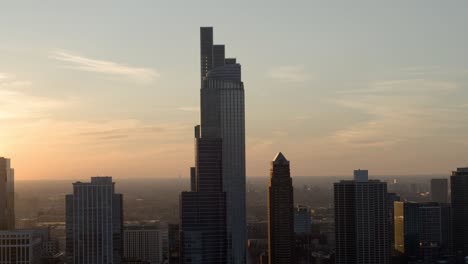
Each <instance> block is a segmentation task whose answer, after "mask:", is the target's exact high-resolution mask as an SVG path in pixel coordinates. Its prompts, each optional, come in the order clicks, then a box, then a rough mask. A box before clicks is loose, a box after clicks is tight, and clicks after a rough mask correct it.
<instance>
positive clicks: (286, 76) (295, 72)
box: [267, 65, 314, 83]
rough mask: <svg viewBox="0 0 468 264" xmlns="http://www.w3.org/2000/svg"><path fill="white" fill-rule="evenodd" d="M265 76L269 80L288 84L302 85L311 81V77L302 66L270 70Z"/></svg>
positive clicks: (288, 66) (280, 67) (287, 66)
mask: <svg viewBox="0 0 468 264" xmlns="http://www.w3.org/2000/svg"><path fill="white" fill-rule="evenodd" d="M267 76H268V77H269V78H272V79H275V80H278V81H282V82H289V83H304V82H306V81H309V80H311V79H313V77H314V76H313V75H312V74H310V73H307V72H306V70H305V68H304V66H302V65H286V66H279V67H276V68H273V69H271V70H270V71H269V72H268V73H267Z"/></svg>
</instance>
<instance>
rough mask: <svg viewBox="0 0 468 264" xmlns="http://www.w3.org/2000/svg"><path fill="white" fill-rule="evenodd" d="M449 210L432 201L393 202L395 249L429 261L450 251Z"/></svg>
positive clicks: (435, 259)
mask: <svg viewBox="0 0 468 264" xmlns="http://www.w3.org/2000/svg"><path fill="white" fill-rule="evenodd" d="M451 231H452V230H451V209H450V206H449V205H448V204H445V203H443V204H439V203H434V202H429V203H415V202H395V242H396V245H395V248H396V250H397V251H399V252H400V253H402V254H404V255H406V256H407V257H409V258H412V259H417V260H421V261H423V260H424V261H426V262H424V263H433V262H435V261H437V260H438V259H440V258H441V257H443V256H446V255H449V254H451V253H452V243H451V241H452V238H451V236H452V232H451Z"/></svg>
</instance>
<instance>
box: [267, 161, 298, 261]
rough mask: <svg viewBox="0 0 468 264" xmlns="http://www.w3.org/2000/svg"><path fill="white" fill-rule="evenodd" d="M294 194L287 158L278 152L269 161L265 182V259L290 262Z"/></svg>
mask: <svg viewBox="0 0 468 264" xmlns="http://www.w3.org/2000/svg"><path fill="white" fill-rule="evenodd" d="M294 244H295V240H294V197H293V186H292V178H291V174H290V168H289V161H288V160H287V159H286V158H285V157H284V155H283V154H282V153H281V152H280V153H278V154H277V155H276V157H275V159H274V160H273V161H272V162H271V171H270V185H269V186H268V256H269V257H268V262H269V263H270V264H288V263H294Z"/></svg>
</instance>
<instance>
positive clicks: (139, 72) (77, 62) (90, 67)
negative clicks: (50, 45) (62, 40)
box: [50, 50, 160, 82]
mask: <svg viewBox="0 0 468 264" xmlns="http://www.w3.org/2000/svg"><path fill="white" fill-rule="evenodd" d="M50 58H52V59H56V60H59V61H62V62H65V63H66V64H67V66H68V67H70V68H72V69H76V70H81V71H88V72H96V73H103V74H110V75H116V76H124V77H127V78H131V79H133V80H136V81H141V82H151V81H153V80H155V79H157V78H159V77H160V74H159V72H157V71H156V70H154V69H150V68H143V67H132V66H128V65H125V64H120V63H116V62H113V61H105V60H98V59H93V58H87V57H84V56H81V55H77V54H74V53H71V52H68V51H63V50H59V51H54V52H51V54H50Z"/></svg>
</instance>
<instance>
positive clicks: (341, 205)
mask: <svg viewBox="0 0 468 264" xmlns="http://www.w3.org/2000/svg"><path fill="white" fill-rule="evenodd" d="M387 195H388V194H387V184H386V183H385V182H381V181H378V180H368V173H367V171H366V170H356V171H354V180H348V181H340V182H339V183H335V184H334V199H335V201H334V203H335V236H336V263H337V264H355V263H360V264H387V263H390V243H391V242H390V236H389V228H388V222H389V221H388V209H387V206H388V196H387Z"/></svg>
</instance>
